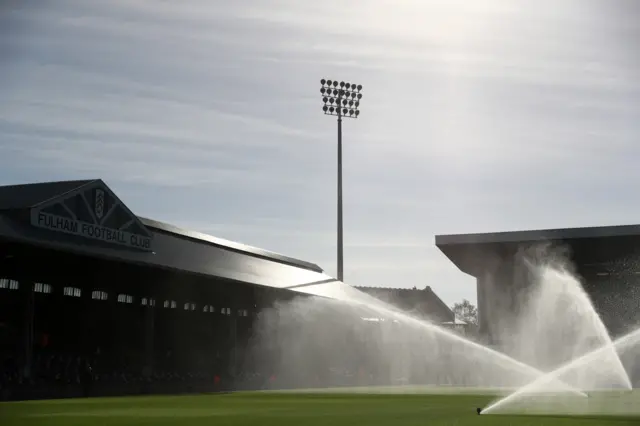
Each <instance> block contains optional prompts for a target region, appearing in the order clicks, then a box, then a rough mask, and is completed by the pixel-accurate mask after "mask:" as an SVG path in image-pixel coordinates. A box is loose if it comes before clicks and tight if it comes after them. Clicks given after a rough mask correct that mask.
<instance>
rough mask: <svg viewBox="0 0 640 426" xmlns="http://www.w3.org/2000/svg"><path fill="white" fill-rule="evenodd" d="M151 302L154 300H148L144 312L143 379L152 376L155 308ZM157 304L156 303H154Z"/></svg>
mask: <svg viewBox="0 0 640 426" xmlns="http://www.w3.org/2000/svg"><path fill="white" fill-rule="evenodd" d="M152 301H154V302H155V299H153V298H149V304H148V305H147V306H146V307H145V310H144V333H145V335H144V354H145V367H144V368H145V371H144V375H145V377H150V376H151V375H152V374H153V368H154V359H153V355H154V347H155V321H156V307H155V306H152V303H153V302H152ZM155 303H157V302H155Z"/></svg>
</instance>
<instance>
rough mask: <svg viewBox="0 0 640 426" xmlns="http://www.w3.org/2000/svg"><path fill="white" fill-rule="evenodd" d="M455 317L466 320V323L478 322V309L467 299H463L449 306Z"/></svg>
mask: <svg viewBox="0 0 640 426" xmlns="http://www.w3.org/2000/svg"><path fill="white" fill-rule="evenodd" d="M451 310H452V311H453V313H454V314H455V316H456V318H457V319H459V320H462V321H464V322H466V323H467V324H475V325H477V324H478V310H477V309H476V307H475V306H474V305H473V303H471V302H469V301H468V300H467V299H463V300H462V302H460V303H455V304H454V305H453V308H451Z"/></svg>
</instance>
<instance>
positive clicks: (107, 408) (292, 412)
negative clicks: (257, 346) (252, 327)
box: [0, 392, 640, 426]
mask: <svg viewBox="0 0 640 426" xmlns="http://www.w3.org/2000/svg"><path fill="white" fill-rule="evenodd" d="M494 398H495V397H493V396H487V395H474V394H469V393H466V394H458V395H456V394H453V393H448V394H445V395H438V394H422V395H415V394H405V395H381V394H377V395H363V394H348V395H345V394H328V393H317V394H302V393H268V392H265V393H236V394H224V395H198V396H174V397H130V398H96V399H75V400H57V401H32V402H18V403H0V425H8V426H9V425H11V426H13V425H21V426H29V425H55V426H62V425H64V426H74V425H82V426H85V425H104V426H110V425H114V426H125V425H170V426H192V425H215V426H221V425H252V426H269V425H278V426H289V425H291V426H314V425H321V426H339V425H349V426H355V425H367V426H376V425H390V426H400V425H407V426H410V425H416V426H417V425H420V426H438V425H451V426H454V425H455V426H466V425H498V426H500V425H504V426H507V425H517V426H544V425H571V426H577V425H593V426H606V425H640V417H638V418H635V419H633V418H630V417H627V418H624V417H611V416H603V417H595V416H591V417H569V416H566V417H563V416H557V415H556V416H545V417H543V416H522V415H520V416H506V415H500V416H495V415H493V416H488V415H487V416H484V415H482V416H478V415H477V414H476V412H475V407H483V406H485V405H486V404H488V403H489V402H490V401H491V400H493V399H494Z"/></svg>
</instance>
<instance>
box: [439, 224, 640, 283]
mask: <svg viewBox="0 0 640 426" xmlns="http://www.w3.org/2000/svg"><path fill="white" fill-rule="evenodd" d="M435 239H436V246H437V247H438V248H439V249H440V250H441V251H442V252H443V253H444V254H445V256H447V257H448V258H449V259H450V260H451V261H452V262H453V263H454V264H455V265H456V266H457V267H458V268H459V269H460V270H461V271H463V272H465V273H467V274H470V275H473V276H478V274H479V273H480V271H482V270H486V268H487V265H488V264H491V263H492V262H496V261H500V260H501V259H504V258H505V256H512V255H513V253H514V250H517V249H519V248H521V247H523V246H527V245H532V244H536V243H546V242H549V243H556V244H562V245H565V246H567V247H568V248H569V250H570V252H571V253H572V255H573V258H574V259H573V260H575V261H576V263H581V264H583V263H588V262H590V263H599V262H601V263H604V262H609V261H611V260H612V259H614V258H618V257H620V256H625V255H628V254H630V253H631V252H633V251H634V250H635V249H636V248H640V225H618V226H598V227H589V228H564V229H544V230H532V231H515V232H495V233H477V234H451V235H437V236H436V238H435Z"/></svg>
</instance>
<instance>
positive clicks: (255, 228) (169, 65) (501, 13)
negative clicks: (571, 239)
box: [0, 0, 640, 305]
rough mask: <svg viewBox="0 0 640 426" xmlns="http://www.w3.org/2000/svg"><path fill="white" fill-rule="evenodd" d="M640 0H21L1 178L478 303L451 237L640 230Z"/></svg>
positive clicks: (10, 35) (7, 71) (10, 39)
mask: <svg viewBox="0 0 640 426" xmlns="http://www.w3.org/2000/svg"><path fill="white" fill-rule="evenodd" d="M639 43H640V3H638V2H637V1H634V0H601V1H594V0H561V1H557V2H539V1H535V0H483V1H468V0H404V1H401V0H395V1H394V0H366V1H365V0H352V1H349V2H343V1H339V0H325V1H322V2H315V1H313V2H312V1H299V0H269V1H264V0H263V1H260V0H244V1H237V2H231V1H218V0H184V1H177V0H175V1H171V0H109V1H106V0H103V1H93V0H56V1H52V0H51V1H35V0H20V1H19V0H4V1H3V2H2V3H1V4H0V184H15V183H26V182H37V181H49V180H67V179H78V178H80V179H84V178H102V179H104V180H105V182H106V183H107V184H108V185H109V186H110V187H111V188H112V189H113V190H114V191H115V192H116V194H117V195H118V196H119V197H120V198H121V199H122V200H123V201H124V202H125V203H126V204H127V206H128V207H129V208H130V209H131V210H132V211H134V212H135V213H136V214H138V215H140V216H144V217H150V218H153V219H157V220H161V221H165V222H169V223H172V224H175V225H178V226H181V227H185V228H189V229H194V230H198V231H201V232H206V233H209V234H212V235H215V236H217V237H221V238H226V239H229V240H234V241H239V242H242V243H246V244H250V245H253V246H258V247H261V248H265V249H269V250H272V251H275V252H279V253H282V254H286V255H290V256H293V257H297V258H301V259H305V260H309V261H313V262H315V263H317V264H319V265H320V266H322V267H323V268H324V269H325V271H326V272H327V273H329V274H330V275H335V274H336V254H335V253H336V201H335V199H336V122H335V118H333V117H327V116H324V115H323V114H322V109H321V108H322V101H321V95H320V79H321V78H328V79H337V80H345V81H350V82H354V83H358V84H362V85H363V90H362V93H363V99H362V104H361V115H360V117H359V118H358V119H357V120H345V122H344V126H343V130H344V137H343V141H344V197H345V199H344V226H345V282H347V283H348V284H353V285H358V286H376V287H414V286H415V287H418V288H423V287H425V286H427V285H428V286H431V287H432V288H433V289H434V291H435V292H436V293H437V294H438V295H440V297H441V298H442V299H443V300H444V301H445V302H446V303H448V304H450V305H451V304H453V303H454V302H457V301H460V300H462V299H463V298H467V299H470V300H471V301H473V302H475V300H476V286H475V281H474V279H473V278H472V277H470V276H468V275H465V274H463V273H462V272H460V271H459V270H458V269H457V268H456V267H455V266H454V265H453V264H452V263H451V262H450V261H449V260H448V259H447V258H446V257H445V256H444V255H443V254H441V252H439V250H438V249H437V248H436V247H435V244H434V236H435V235H438V234H450V233H467V232H493V231H509V230H521V229H538V228H560V227H577V226H595V225H616V224H631V223H638V222H640V218H639V217H638V216H639V215H640V201H638V200H637V199H636V198H635V195H634V194H635V192H634V190H633V188H634V187H635V183H636V182H638V181H639V179H640V168H638V167H636V164H637V160H636V159H638V158H640V143H638V135H639V134H640V53H639V52H640V49H639V46H638V44H639Z"/></svg>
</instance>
